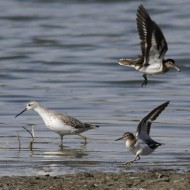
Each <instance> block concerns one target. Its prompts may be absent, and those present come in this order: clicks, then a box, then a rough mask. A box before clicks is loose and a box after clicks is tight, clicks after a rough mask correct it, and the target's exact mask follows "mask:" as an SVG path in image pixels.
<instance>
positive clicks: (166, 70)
mask: <svg viewBox="0 0 190 190" xmlns="http://www.w3.org/2000/svg"><path fill="white" fill-rule="evenodd" d="M169 69H170V68H169V67H168V66H167V60H164V61H163V72H164V73H166V72H168V71H169Z"/></svg>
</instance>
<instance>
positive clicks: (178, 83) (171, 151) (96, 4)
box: [0, 0, 190, 176]
mask: <svg viewBox="0 0 190 190" xmlns="http://www.w3.org/2000/svg"><path fill="white" fill-rule="evenodd" d="M142 2H143V5H144V6H145V8H146V9H147V10H148V12H149V13H150V15H151V17H152V19H153V20H155V21H156V22H157V23H158V24H159V25H160V27H161V28H162V30H163V33H164V35H165V37H166V40H167V42H168V47H169V50H168V52H167V54H166V58H173V59H175V61H176V64H177V65H178V66H179V67H180V69H181V71H182V72H180V73H179V72H176V71H175V70H172V71H170V72H169V73H167V74H165V75H160V76H154V77H150V78H149V84H148V85H147V86H146V87H141V86H140V85H141V83H142V81H143V78H142V74H141V73H138V72H136V71H134V70H133V69H132V68H128V67H122V66H119V65H118V64H117V60H118V59H119V58H124V57H126V58H135V57H136V56H137V55H138V54H140V47H139V36H138V33H137V29H136V10H137V8H138V6H139V4H141V3H142ZM180 7H182V8H180ZM189 10H190V3H189V1H188V0H182V1H177V0H176V1H174V0H160V1H157V2H155V1H151V0H147V1H145V2H144V1H134V0H132V1H113V0H112V1H111V0H110V1H109V0H107V1H106V0H96V1H95V0H78V1H77V0H75V1H74V0H73V1H67V0H62V1H61V0H48V1H47V0H9V1H7V0H1V1H0V65H1V69H0V92H1V93H0V175H1V176H3V175H9V176H11V175H39V174H50V175H58V174H67V173H76V172H83V171H108V172H119V171H139V170H149V169H175V170H177V171H187V170H189V169H190V146H189V145H190V140H189V137H190V123H189V121H190V116H189V113H190V101H189V100H190V98H189V97H190V85H189V84H190V58H189V57H190V53H189V52H190V33H189V30H190V12H189ZM29 100H37V101H40V102H41V103H42V104H43V105H45V106H46V107H48V108H50V109H53V110H56V111H59V112H61V113H66V114H68V115H71V116H73V117H76V118H77V119H79V120H81V121H84V122H90V123H94V124H98V125H100V128H98V129H94V130H90V131H88V132H85V133H83V135H85V136H87V137H88V144H87V145H86V146H85V145H84V144H83V141H82V139H81V138H80V137H78V136H66V137H65V138H64V148H63V149H62V150H61V149H60V147H59V144H60V139H59V136H58V135H57V134H56V133H54V132H52V131H50V130H48V129H47V128H46V127H45V125H44V123H43V121H42V120H41V118H40V117H39V116H38V115H37V113H35V112H33V111H28V112H26V113H23V115H21V116H20V117H18V118H16V119H15V118H14V116H15V115H16V114H18V113H19V112H20V111H22V110H23V109H24V107H25V104H26V102H27V101H29ZM167 100H170V101H171V102H170V104H169V106H168V107H167V108H166V109H165V110H164V111H163V113H162V114H161V115H160V117H159V118H158V119H157V120H156V122H155V123H153V125H152V128H151V135H152V138H153V139H155V140H156V141H158V142H161V143H164V144H165V145H163V146H161V147H159V148H158V149H157V150H156V151H155V152H154V153H153V154H151V155H149V156H147V157H146V156H144V157H141V158H142V159H141V160H140V161H138V162H137V163H136V164H134V165H132V166H131V167H130V168H128V169H125V168H124V167H121V166H120V164H121V163H122V162H125V161H128V160H131V159H132V158H134V155H132V154H131V153H130V152H128V151H127V149H126V148H125V144H124V142H122V141H121V142H120V141H118V142H115V141H114V140H115V139H116V138H119V137H120V136H121V135H122V134H123V133H124V132H126V131H131V132H135V130H136V126H137V125H138V122H139V120H140V119H142V117H144V116H145V115H146V114H147V113H148V112H149V111H151V110H152V109H153V108H155V107H156V106H158V105H160V104H162V103H163V102H165V101H167ZM32 126H34V128H35V130H34V131H35V142H34V144H33V151H30V149H29V142H30V141H31V136H30V134H29V133H28V132H26V130H24V129H23V127H26V128H27V129H28V130H31V128H32ZM17 135H19V139H20V143H21V145H20V148H19V141H18V137H17Z"/></svg>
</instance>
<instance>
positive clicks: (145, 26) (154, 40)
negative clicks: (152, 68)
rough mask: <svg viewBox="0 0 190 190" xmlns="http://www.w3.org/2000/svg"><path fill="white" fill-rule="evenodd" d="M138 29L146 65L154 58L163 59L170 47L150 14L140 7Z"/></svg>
mask: <svg viewBox="0 0 190 190" xmlns="http://www.w3.org/2000/svg"><path fill="white" fill-rule="evenodd" d="M136 20H137V29H138V32H139V37H140V40H141V51H142V56H143V58H144V63H143V64H144V65H147V64H148V63H149V60H150V59H151V58H152V57H151V56H153V58H154V59H155V58H157V59H160V58H163V57H164V55H165V53H166V51H167V49H168V47H167V42H166V40H165V38H164V35H163V33H162V31H161V30H160V28H159V26H158V25H157V24H156V23H155V22H154V21H152V19H151V18H150V16H149V14H148V12H147V11H146V9H145V8H144V7H143V5H140V6H139V9H138V10H137V19H136Z"/></svg>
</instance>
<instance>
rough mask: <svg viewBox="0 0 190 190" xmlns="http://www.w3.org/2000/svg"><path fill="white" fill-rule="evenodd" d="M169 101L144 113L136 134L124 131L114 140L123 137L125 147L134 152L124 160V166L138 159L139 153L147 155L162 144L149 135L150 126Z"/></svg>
mask: <svg viewBox="0 0 190 190" xmlns="http://www.w3.org/2000/svg"><path fill="white" fill-rule="evenodd" d="M168 104H169V101H167V102H165V103H163V104H161V105H160V106H158V107H157V108H155V109H153V110H152V111H151V112H150V113H149V114H148V115H146V116H145V117H144V118H143V119H142V120H141V121H140V122H139V124H138V126H137V131H136V135H134V134H133V133H130V132H126V133H124V134H123V136H122V137H120V138H118V139H116V140H115V141H118V140H121V139H124V140H125V141H126V147H127V148H128V149H129V151H130V152H132V153H133V154H135V158H134V159H133V160H131V161H129V162H125V163H124V164H125V165H126V166H129V165H130V164H132V163H133V162H135V161H137V160H140V156H141V155H149V154H151V153H152V152H154V150H156V149H157V148H158V147H159V146H161V145H162V144H161V143H159V142H156V141H154V140H153V139H152V138H151V137H150V128H151V124H152V121H154V120H156V118H157V117H158V116H159V115H160V113H161V112H162V111H163V110H164V109H165V108H166V107H167V106H168Z"/></svg>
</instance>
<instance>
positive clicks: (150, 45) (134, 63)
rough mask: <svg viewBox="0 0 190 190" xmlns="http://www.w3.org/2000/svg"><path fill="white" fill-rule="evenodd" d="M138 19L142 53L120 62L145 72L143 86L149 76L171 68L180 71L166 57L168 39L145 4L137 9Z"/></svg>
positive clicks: (171, 60) (172, 61)
mask: <svg viewBox="0 0 190 190" xmlns="http://www.w3.org/2000/svg"><path fill="white" fill-rule="evenodd" d="M136 21H137V29H138V33H139V37H140V41H141V42H140V44H141V52H142V55H141V56H138V57H137V58H136V59H119V61H118V63H119V64H120V65H124V66H129V67H134V68H135V69H136V70H137V71H139V72H142V73H144V74H143V77H144V81H143V83H142V86H143V85H145V86H146V85H147V83H148V79H147V76H150V75H157V74H162V73H166V72H168V71H169V70H170V68H174V69H176V70H177V71H180V69H179V68H178V67H177V66H176V65H175V61H174V60H173V59H164V56H165V53H166V52H167V50H168V45H167V42H166V39H165V37H164V35H163V33H162V31H161V29H160V27H159V26H158V25H157V24H156V23H155V22H154V21H153V20H152V19H151V18H150V16H149V14H148V12H147V11H146V9H145V8H144V7H143V5H140V6H139V8H138V10H137V19H136Z"/></svg>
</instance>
